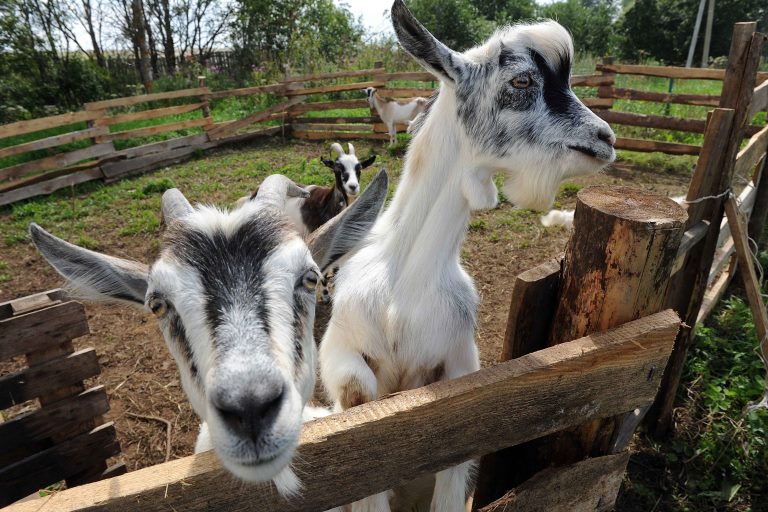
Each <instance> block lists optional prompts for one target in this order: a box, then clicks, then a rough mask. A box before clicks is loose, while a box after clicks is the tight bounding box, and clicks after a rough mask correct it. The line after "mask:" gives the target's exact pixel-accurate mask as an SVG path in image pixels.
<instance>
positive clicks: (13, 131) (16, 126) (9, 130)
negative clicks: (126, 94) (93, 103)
mask: <svg viewBox="0 0 768 512" xmlns="http://www.w3.org/2000/svg"><path fill="white" fill-rule="evenodd" d="M101 115H102V113H100V112H88V111H81V112H69V113H66V114H59V115H57V116H50V117H41V118H40V119H30V120H29V121H17V122H15V123H10V124H4V125H0V139H3V138H5V137H15V136H17V135H24V134H26V133H32V132H39V131H40V130H48V129H50V128H56V127H58V126H67V125H70V124H75V123H82V122H84V121H92V120H94V119H98V118H99V117H100V116H101Z"/></svg>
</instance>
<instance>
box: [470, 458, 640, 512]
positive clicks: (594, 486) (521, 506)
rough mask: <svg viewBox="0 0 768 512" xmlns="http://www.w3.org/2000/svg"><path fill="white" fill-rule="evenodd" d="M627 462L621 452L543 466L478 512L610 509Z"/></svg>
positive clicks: (601, 511) (602, 511)
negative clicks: (546, 467) (550, 466)
mask: <svg viewBox="0 0 768 512" xmlns="http://www.w3.org/2000/svg"><path fill="white" fill-rule="evenodd" d="M628 462H629V452H624V453H619V454H616V455H606V456H604V457H594V458H591V459H587V460H585V461H582V462H578V463H576V464H571V465H568V466H562V467H557V468H548V469H545V470H543V471H540V472H539V473H537V474H536V475H534V476H533V477H531V479H530V480H528V481H527V482H525V483H524V484H522V485H520V486H518V487H517V488H516V489H514V490H513V491H510V492H509V493H508V494H507V495H505V496H504V497H502V498H500V499H498V500H497V501H495V502H494V503H491V504H490V505H488V506H485V507H483V508H481V509H480V510H479V512H531V511H542V512H544V511H546V512H609V511H611V510H613V508H614V506H615V504H616V497H617V496H618V494H619V488H620V487H621V482H622V481H623V480H624V472H625V471H626V469H627V463H628Z"/></svg>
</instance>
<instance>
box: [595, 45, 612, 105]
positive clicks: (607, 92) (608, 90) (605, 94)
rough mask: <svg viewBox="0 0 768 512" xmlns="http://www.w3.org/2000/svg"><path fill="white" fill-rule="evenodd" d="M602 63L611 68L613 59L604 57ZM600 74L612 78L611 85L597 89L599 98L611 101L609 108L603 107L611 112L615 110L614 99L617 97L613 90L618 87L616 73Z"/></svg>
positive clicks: (602, 72)
mask: <svg viewBox="0 0 768 512" xmlns="http://www.w3.org/2000/svg"><path fill="white" fill-rule="evenodd" d="M601 63H602V64H603V65H604V66H610V65H611V64H613V57H603V58H602V60H601ZM600 74H601V75H603V76H607V77H610V78H611V83H610V85H601V86H599V87H598V88H597V97H598V98H606V99H610V100H611V105H609V106H607V107H601V108H605V109H606V110H610V109H611V108H613V99H612V98H613V97H614V96H615V94H614V90H613V88H614V87H615V85H616V73H614V72H613V71H600Z"/></svg>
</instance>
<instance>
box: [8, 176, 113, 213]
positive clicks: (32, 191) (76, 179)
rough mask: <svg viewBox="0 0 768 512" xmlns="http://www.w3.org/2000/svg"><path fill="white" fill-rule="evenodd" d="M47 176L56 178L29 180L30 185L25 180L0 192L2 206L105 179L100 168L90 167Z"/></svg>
mask: <svg viewBox="0 0 768 512" xmlns="http://www.w3.org/2000/svg"><path fill="white" fill-rule="evenodd" d="M47 174H53V175H54V177H51V178H48V177H47V176H46V179H42V178H40V179H34V180H29V183H27V180H24V184H17V183H15V182H14V184H15V185H16V186H14V187H13V188H10V189H9V190H7V191H5V192H0V206H3V205H6V204H11V203H15V202H16V201H21V200H22V199H29V198H30V197H36V196H43V195H47V194H50V193H52V192H55V191H57V190H60V189H62V188H66V187H71V186H73V185H77V184H79V183H85V182H87V181H93V180H97V179H101V178H103V177H104V175H103V174H102V172H101V168H100V167H90V168H86V169H81V170H77V171H73V172H70V171H66V172H64V173H63V174H60V173H59V172H57V171H53V172H51V173H47Z"/></svg>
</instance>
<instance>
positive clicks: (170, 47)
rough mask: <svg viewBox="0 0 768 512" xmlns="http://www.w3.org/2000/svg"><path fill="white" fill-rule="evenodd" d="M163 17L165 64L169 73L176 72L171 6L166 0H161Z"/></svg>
mask: <svg viewBox="0 0 768 512" xmlns="http://www.w3.org/2000/svg"><path fill="white" fill-rule="evenodd" d="M160 5H161V7H162V13H163V19H162V23H163V26H164V27H165V34H164V35H165V39H164V41H163V52H164V53H165V66H166V68H167V71H168V73H169V74H173V73H175V72H176V47H175V46H174V44H173V27H172V25H171V6H170V5H169V2H168V0H161V1H160Z"/></svg>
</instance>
